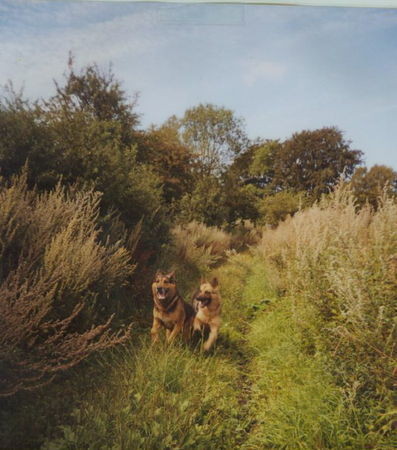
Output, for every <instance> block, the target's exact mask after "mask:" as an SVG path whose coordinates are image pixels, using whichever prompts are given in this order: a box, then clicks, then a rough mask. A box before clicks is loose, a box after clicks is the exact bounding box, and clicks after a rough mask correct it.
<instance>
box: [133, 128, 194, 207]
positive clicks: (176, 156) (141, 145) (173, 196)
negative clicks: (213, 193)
mask: <svg viewBox="0 0 397 450" xmlns="http://www.w3.org/2000/svg"><path fill="white" fill-rule="evenodd" d="M137 158H138V160H139V161H140V162H142V163H145V164H150V166H151V167H152V168H153V171H154V172H155V173H156V174H157V175H158V176H159V178H160V180H161V184H162V186H163V197H164V200H165V202H166V203H168V204H170V203H173V202H175V201H178V200H180V199H181V197H182V196H183V195H184V194H185V193H187V192H191V191H192V187H193V182H192V181H193V178H192V171H193V166H194V164H193V159H194V158H193V154H192V152H191V151H190V150H189V148H188V147H186V145H184V144H182V142H181V141H180V138H179V135H178V131H177V130H176V129H175V128H174V127H171V126H167V125H163V126H161V127H158V128H155V127H151V128H149V130H147V131H142V132H141V133H140V135H139V136H138V154H137Z"/></svg>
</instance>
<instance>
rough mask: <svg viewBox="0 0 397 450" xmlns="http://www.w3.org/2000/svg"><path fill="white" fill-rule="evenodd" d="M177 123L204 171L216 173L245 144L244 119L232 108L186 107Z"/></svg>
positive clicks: (205, 105)
mask: <svg viewBox="0 0 397 450" xmlns="http://www.w3.org/2000/svg"><path fill="white" fill-rule="evenodd" d="M172 121H173V122H174V123H177V124H178V127H179V133H180V135H181V138H182V141H183V142H184V143H185V144H186V145H187V146H188V147H189V148H190V149H192V151H193V152H194V154H195V156H196V158H197V161H198V162H199V164H200V168H201V171H202V172H203V173H205V174H207V175H208V174H216V173H219V172H220V171H221V170H222V169H223V168H224V166H225V164H227V163H229V162H230V161H231V160H232V158H233V157H234V156H235V155H237V154H238V153H240V152H241V151H243V150H244V149H245V148H246V147H247V145H248V138H247V135H246V133H245V130H244V122H243V120H242V119H241V118H238V117H235V115H234V113H233V111H231V110H230V109H226V108H223V107H218V106H215V105H212V104H200V105H198V106H195V107H193V108H190V109H188V110H186V112H185V114H184V116H183V117H182V119H180V120H179V121H178V120H177V119H172Z"/></svg>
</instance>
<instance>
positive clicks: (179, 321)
mask: <svg viewBox="0 0 397 450" xmlns="http://www.w3.org/2000/svg"><path fill="white" fill-rule="evenodd" d="M152 293H153V301H154V308H153V326H152V329H151V335H152V341H153V342H156V341H158V339H159V332H160V329H161V328H162V327H164V328H165V329H166V338H167V342H172V341H173V340H174V339H175V337H176V336H177V335H178V333H180V332H182V333H183V337H184V338H185V340H187V339H189V337H190V335H191V332H192V325H193V319H194V309H193V308H192V306H191V305H189V304H187V303H186V302H185V301H184V300H183V298H182V297H181V296H180V295H179V293H178V290H177V287H176V280H175V273H174V272H171V273H169V274H166V275H164V274H163V273H162V272H157V273H156V276H155V278H154V282H153V284H152Z"/></svg>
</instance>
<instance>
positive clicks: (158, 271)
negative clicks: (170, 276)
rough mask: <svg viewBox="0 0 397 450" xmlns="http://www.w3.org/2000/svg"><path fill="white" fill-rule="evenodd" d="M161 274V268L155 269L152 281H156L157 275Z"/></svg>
mask: <svg viewBox="0 0 397 450" xmlns="http://www.w3.org/2000/svg"><path fill="white" fill-rule="evenodd" d="M161 275H163V272H162V271H161V270H158V269H157V270H156V273H155V274H154V277H153V281H156V280H157V278H158V277H159V276H161Z"/></svg>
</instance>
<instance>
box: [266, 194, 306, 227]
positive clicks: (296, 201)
mask: <svg viewBox="0 0 397 450" xmlns="http://www.w3.org/2000/svg"><path fill="white" fill-rule="evenodd" d="M308 201H309V200H308V198H307V197H305V193H304V192H297V193H295V192H291V191H281V192H277V193H276V194H273V195H265V196H264V197H263V199H262V200H260V201H259V202H258V209H259V214H260V222H261V223H263V224H269V225H273V226H275V225H277V224H278V223H279V222H281V221H283V220H285V219H286V218H287V217H288V216H293V215H294V214H295V213H296V212H297V211H299V210H300V209H301V208H303V207H304V206H306V205H307V204H308Z"/></svg>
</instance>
